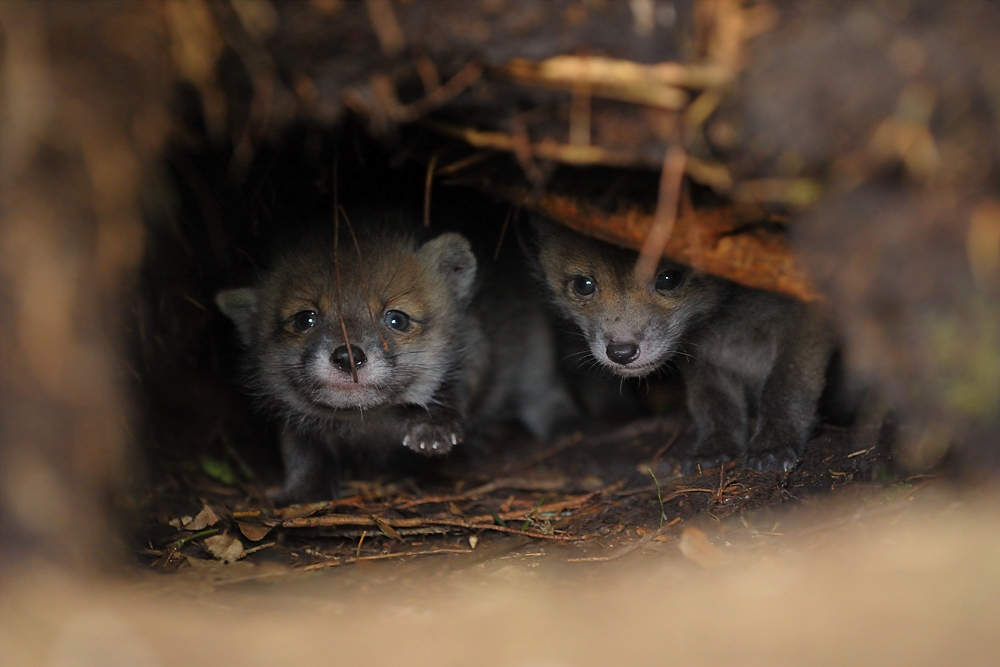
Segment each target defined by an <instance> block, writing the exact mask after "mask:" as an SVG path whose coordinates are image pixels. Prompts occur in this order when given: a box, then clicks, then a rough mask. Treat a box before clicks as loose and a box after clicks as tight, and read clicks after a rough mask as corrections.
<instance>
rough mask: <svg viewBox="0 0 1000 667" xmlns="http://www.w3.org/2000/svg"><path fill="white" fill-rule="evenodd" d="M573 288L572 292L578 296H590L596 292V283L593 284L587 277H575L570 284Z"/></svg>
mask: <svg viewBox="0 0 1000 667" xmlns="http://www.w3.org/2000/svg"><path fill="white" fill-rule="evenodd" d="M570 285H572V286H573V291H574V292H576V293H577V294H579V295H580V296H590V295H591V294H593V293H594V292H596V291H597V283H595V282H594V280H593V279H592V278H588V277H587V276H577V277H576V278H573V282H571V283H570Z"/></svg>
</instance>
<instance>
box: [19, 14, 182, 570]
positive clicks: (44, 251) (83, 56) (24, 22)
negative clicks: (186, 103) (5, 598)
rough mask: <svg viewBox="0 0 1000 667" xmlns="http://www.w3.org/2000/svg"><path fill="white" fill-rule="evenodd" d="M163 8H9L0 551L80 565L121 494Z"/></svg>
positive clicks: (169, 75) (162, 56) (166, 82)
mask: <svg viewBox="0 0 1000 667" xmlns="http://www.w3.org/2000/svg"><path fill="white" fill-rule="evenodd" d="M160 9H161V7H160V6H158V5H157V4H155V3H151V2H146V3H132V2H121V3H58V2H57V3H53V2H6V3H3V4H2V5H0V27H2V30H3V42H4V52H3V79H2V87H0V99H2V108H3V116H2V131H0V141H2V145H0V208H2V214H0V311H2V313H3V314H2V316H0V396H2V399H0V539H2V540H3V541H4V542H5V543H6V544H5V546H8V547H13V546H14V545H17V546H18V547H30V546H31V545H32V544H34V543H36V542H38V541H41V542H43V543H46V544H48V545H49V547H50V549H52V550H55V547H56V546H57V545H58V547H59V548H63V547H67V546H68V545H72V546H73V547H75V549H74V550H72V551H71V552H70V553H71V554H82V553H87V552H88V551H89V550H90V549H91V548H92V547H94V546H95V545H96V544H98V543H99V542H100V540H101V539H102V538H103V537H104V534H103V532H102V528H103V527H104V525H105V519H106V518H107V505H106V504H105V500H106V494H107V491H108V489H109V487H110V485H112V484H113V483H117V482H120V481H122V480H123V479H124V476H125V473H126V469H125V467H124V461H125V458H126V456H125V454H126V452H125V449H126V444H127V437H128V436H127V434H128V426H127V424H128V420H129V419H130V417H131V414H130V412H131V411H130V409H129V402H128V400H127V397H126V396H125V395H124V393H123V391H122V386H123V385H122V377H123V375H124V374H125V373H126V372H127V371H126V368H125V364H124V360H123V359H122V358H121V356H120V349H119V348H118V346H117V342H118V340H119V333H120V329H119V326H118V325H119V323H120V321H121V319H122V316H123V313H122V312H121V309H122V298H121V297H122V289H123V287H124V286H126V285H127V284H128V282H129V276H130V275H132V274H133V273H134V272H135V270H136V268H137V267H138V265H139V262H140V261H141V259H142V250H143V222H142V220H141V218H140V215H139V206H138V203H139V202H138V193H139V185H140V180H141V178H142V176H143V172H144V169H145V167H146V166H147V165H149V164H150V162H151V161H152V160H153V159H154V158H155V157H156V155H157V153H158V151H159V150H160V147H161V145H162V141H163V138H164V137H165V135H166V133H167V130H168V129H169V125H170V116H169V111H168V102H169V99H170V94H171V83H172V80H173V72H172V69H171V63H170V60H169V57H168V48H167V45H168V42H167V35H166V33H165V30H164V25H163V21H162V16H161V14H160Z"/></svg>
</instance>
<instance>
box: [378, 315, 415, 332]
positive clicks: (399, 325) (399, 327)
mask: <svg viewBox="0 0 1000 667" xmlns="http://www.w3.org/2000/svg"><path fill="white" fill-rule="evenodd" d="M382 321H383V322H385V326H387V327H389V328H390V329H392V330H393V331H406V330H407V329H409V328H410V316H409V315H407V314H406V313H404V312H403V311H401V310H387V311H386V312H385V317H383V318H382Z"/></svg>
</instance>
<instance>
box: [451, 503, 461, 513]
mask: <svg viewBox="0 0 1000 667" xmlns="http://www.w3.org/2000/svg"><path fill="white" fill-rule="evenodd" d="M448 512H449V513H451V514H454V515H455V516H462V510H460V509H459V508H458V505H456V504H455V503H448Z"/></svg>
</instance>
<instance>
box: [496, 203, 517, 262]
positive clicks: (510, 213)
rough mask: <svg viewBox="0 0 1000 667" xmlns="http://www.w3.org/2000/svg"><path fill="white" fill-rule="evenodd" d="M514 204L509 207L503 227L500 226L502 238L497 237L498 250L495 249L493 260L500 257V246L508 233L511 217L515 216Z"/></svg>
mask: <svg viewBox="0 0 1000 667" xmlns="http://www.w3.org/2000/svg"><path fill="white" fill-rule="evenodd" d="M514 208H515V207H514V206H511V207H510V208H509V209H507V217H506V218H504V219H503V227H501V228H500V238H499V239H497V247H496V250H494V251H493V261H494V262H495V261H497V258H498V257H500V247H501V246H503V237H504V235H505V234H506V233H507V225H509V224H510V219H511V218H513V217H514Z"/></svg>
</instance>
